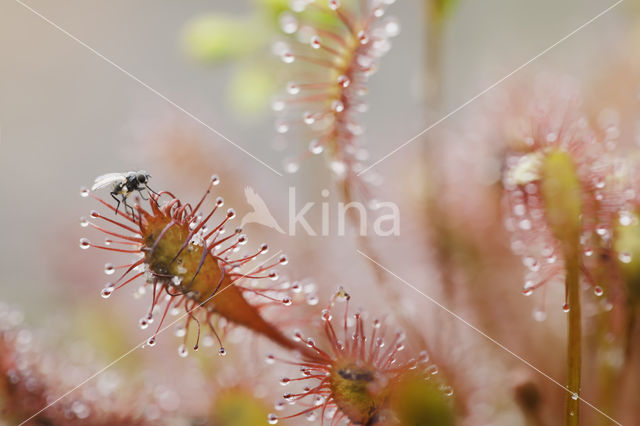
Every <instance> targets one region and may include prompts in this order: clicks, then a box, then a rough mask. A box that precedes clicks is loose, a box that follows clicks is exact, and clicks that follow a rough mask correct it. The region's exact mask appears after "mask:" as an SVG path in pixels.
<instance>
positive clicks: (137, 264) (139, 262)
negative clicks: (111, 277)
mask: <svg viewBox="0 0 640 426" xmlns="http://www.w3.org/2000/svg"><path fill="white" fill-rule="evenodd" d="M143 263H144V258H142V259H140V260H138V261H137V262H135V263H132V264H130V265H123V266H122V267H128V268H127V270H126V271H124V272H123V273H122V275H121V276H120V278H118V281H116V283H117V282H119V281H120V280H121V279H123V278H124V277H125V276H126V275H127V274H128V273H129V272H131V271H133V270H134V269H135V268H136V266H139V265H142V264H143Z"/></svg>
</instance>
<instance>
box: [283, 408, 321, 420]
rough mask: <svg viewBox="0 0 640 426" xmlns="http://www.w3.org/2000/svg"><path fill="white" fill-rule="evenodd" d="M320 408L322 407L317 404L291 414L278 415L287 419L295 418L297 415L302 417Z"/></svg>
mask: <svg viewBox="0 0 640 426" xmlns="http://www.w3.org/2000/svg"><path fill="white" fill-rule="evenodd" d="M318 408H320V406H315V407H309V408H307V409H306V410H303V411H300V412H299V413H296V414H292V415H290V416H285V417H278V419H279V420H287V419H294V418H296V417H300V416H302V415H304V414H307V413H308V412H310V411H314V410H317V409H318Z"/></svg>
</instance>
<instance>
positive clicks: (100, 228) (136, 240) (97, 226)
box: [89, 218, 143, 243]
mask: <svg viewBox="0 0 640 426" xmlns="http://www.w3.org/2000/svg"><path fill="white" fill-rule="evenodd" d="M103 219H104V218H103ZM89 225H90V226H91V227H92V228H94V229H97V230H98V231H100V232H104V233H105V234H107V235H111V236H112V237H118V238H122V239H125V240H128V241H133V242H136V243H142V242H143V240H142V238H136V237H131V236H128V235H122V234H118V233H117V232H111V231H109V230H107V229H104V228H103V227H101V226H99V225H96V224H95V223H92V222H89Z"/></svg>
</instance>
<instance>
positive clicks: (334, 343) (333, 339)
mask: <svg viewBox="0 0 640 426" xmlns="http://www.w3.org/2000/svg"><path fill="white" fill-rule="evenodd" d="M324 329H325V334H326V335H327V337H328V338H329V343H330V344H331V349H332V350H333V354H334V355H335V356H338V355H339V354H340V347H339V346H338V336H336V332H335V330H334V329H333V325H332V324H331V321H329V320H326V321H325V323H324Z"/></svg>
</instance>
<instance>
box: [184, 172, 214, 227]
mask: <svg viewBox="0 0 640 426" xmlns="http://www.w3.org/2000/svg"><path fill="white" fill-rule="evenodd" d="M215 182H216V180H215V179H211V181H210V182H209V185H208V186H207V190H206V191H205V193H204V195H203V196H202V198H200V201H198V204H196V206H195V208H194V209H193V210H192V211H191V213H190V214H189V217H190V218H193V217H194V216H195V215H196V213H197V212H198V210H200V207H201V206H202V203H203V202H204V200H205V199H206V198H207V197H208V196H209V194H210V193H211V189H212V188H213V186H214V185H215ZM214 210H215V209H214Z"/></svg>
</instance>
